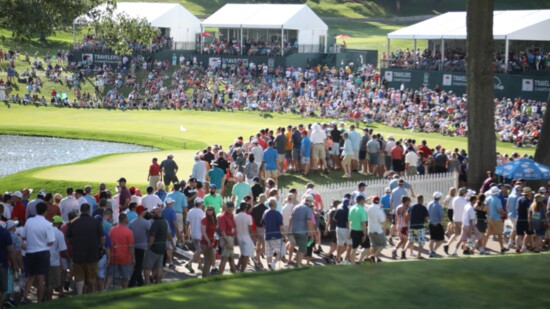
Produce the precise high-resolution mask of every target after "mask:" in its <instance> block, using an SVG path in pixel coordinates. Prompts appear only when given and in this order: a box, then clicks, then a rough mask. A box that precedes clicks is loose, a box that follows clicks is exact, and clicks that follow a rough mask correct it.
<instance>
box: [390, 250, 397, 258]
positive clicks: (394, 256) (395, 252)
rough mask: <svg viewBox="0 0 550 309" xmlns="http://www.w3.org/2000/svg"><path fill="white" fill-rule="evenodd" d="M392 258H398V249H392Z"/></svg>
mask: <svg viewBox="0 0 550 309" xmlns="http://www.w3.org/2000/svg"><path fill="white" fill-rule="evenodd" d="M391 258H392V259H394V260H396V259H397V250H392V251H391Z"/></svg>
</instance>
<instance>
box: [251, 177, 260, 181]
mask: <svg viewBox="0 0 550 309" xmlns="http://www.w3.org/2000/svg"><path fill="white" fill-rule="evenodd" d="M252 181H256V182H259V181H260V177H258V176H256V177H254V178H252Z"/></svg>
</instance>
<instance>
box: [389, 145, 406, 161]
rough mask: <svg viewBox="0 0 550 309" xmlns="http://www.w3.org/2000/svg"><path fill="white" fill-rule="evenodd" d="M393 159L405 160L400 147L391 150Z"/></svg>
mask: <svg viewBox="0 0 550 309" xmlns="http://www.w3.org/2000/svg"><path fill="white" fill-rule="evenodd" d="M391 158H392V159H394V160H403V148H401V147H400V146H394V147H393V148H392V149H391Z"/></svg>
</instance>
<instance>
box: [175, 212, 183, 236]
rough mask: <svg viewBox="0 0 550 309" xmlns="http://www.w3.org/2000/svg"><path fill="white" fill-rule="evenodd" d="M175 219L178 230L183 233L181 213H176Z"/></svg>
mask: <svg viewBox="0 0 550 309" xmlns="http://www.w3.org/2000/svg"><path fill="white" fill-rule="evenodd" d="M176 219H177V221H178V228H179V231H180V233H181V232H182V231H183V213H182V212H176Z"/></svg>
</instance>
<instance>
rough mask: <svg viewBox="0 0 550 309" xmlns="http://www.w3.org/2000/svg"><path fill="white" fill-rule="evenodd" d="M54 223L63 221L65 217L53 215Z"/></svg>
mask: <svg viewBox="0 0 550 309" xmlns="http://www.w3.org/2000/svg"><path fill="white" fill-rule="evenodd" d="M52 219H53V223H63V218H61V217H60V216H53V218H52Z"/></svg>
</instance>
